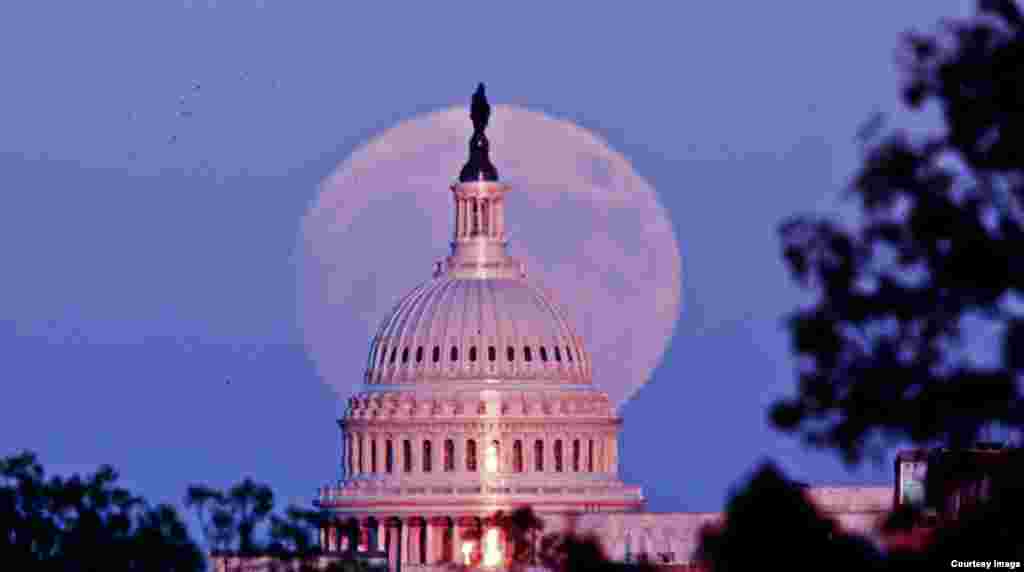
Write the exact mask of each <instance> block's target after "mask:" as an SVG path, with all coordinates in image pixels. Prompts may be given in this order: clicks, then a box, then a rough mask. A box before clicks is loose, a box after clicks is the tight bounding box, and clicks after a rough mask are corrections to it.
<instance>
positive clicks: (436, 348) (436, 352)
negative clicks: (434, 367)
mask: <svg viewBox="0 0 1024 572" xmlns="http://www.w3.org/2000/svg"><path fill="white" fill-rule="evenodd" d="M439 361H441V348H440V347H439V346H434V363H437V362H439Z"/></svg>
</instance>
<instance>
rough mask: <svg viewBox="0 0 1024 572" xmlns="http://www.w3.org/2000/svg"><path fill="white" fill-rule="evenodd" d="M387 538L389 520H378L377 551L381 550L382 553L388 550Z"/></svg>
mask: <svg viewBox="0 0 1024 572" xmlns="http://www.w3.org/2000/svg"><path fill="white" fill-rule="evenodd" d="M387 537H388V528H387V519H385V518H378V519H377V546H376V547H375V548H376V549H377V550H379V551H381V552H384V551H385V550H387V549H388V544H387Z"/></svg>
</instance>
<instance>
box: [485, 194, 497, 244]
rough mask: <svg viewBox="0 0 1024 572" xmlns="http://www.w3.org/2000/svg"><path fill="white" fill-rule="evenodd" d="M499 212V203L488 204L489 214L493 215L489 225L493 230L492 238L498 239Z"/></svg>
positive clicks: (491, 202)
mask: <svg viewBox="0 0 1024 572" xmlns="http://www.w3.org/2000/svg"><path fill="white" fill-rule="evenodd" d="M497 210H498V202H497V201H490V202H489V203H488V207H487V212H488V213H489V214H490V215H491V222H490V223H489V224H488V227H490V229H491V237H492V238H497V236H498V214H497Z"/></svg>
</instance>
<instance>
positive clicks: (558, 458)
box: [555, 439, 564, 473]
mask: <svg viewBox="0 0 1024 572" xmlns="http://www.w3.org/2000/svg"><path fill="white" fill-rule="evenodd" d="M563 468H564V467H563V466H562V440H561V439H555V472H556V473H561V472H562V469H563Z"/></svg>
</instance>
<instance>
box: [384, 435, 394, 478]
mask: <svg viewBox="0 0 1024 572" xmlns="http://www.w3.org/2000/svg"><path fill="white" fill-rule="evenodd" d="M394 470H395V447H394V445H392V444H391V439H388V440H387V441H385V442H384V472H385V473H388V474H389V475H390V474H391V473H392V472H394Z"/></svg>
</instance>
